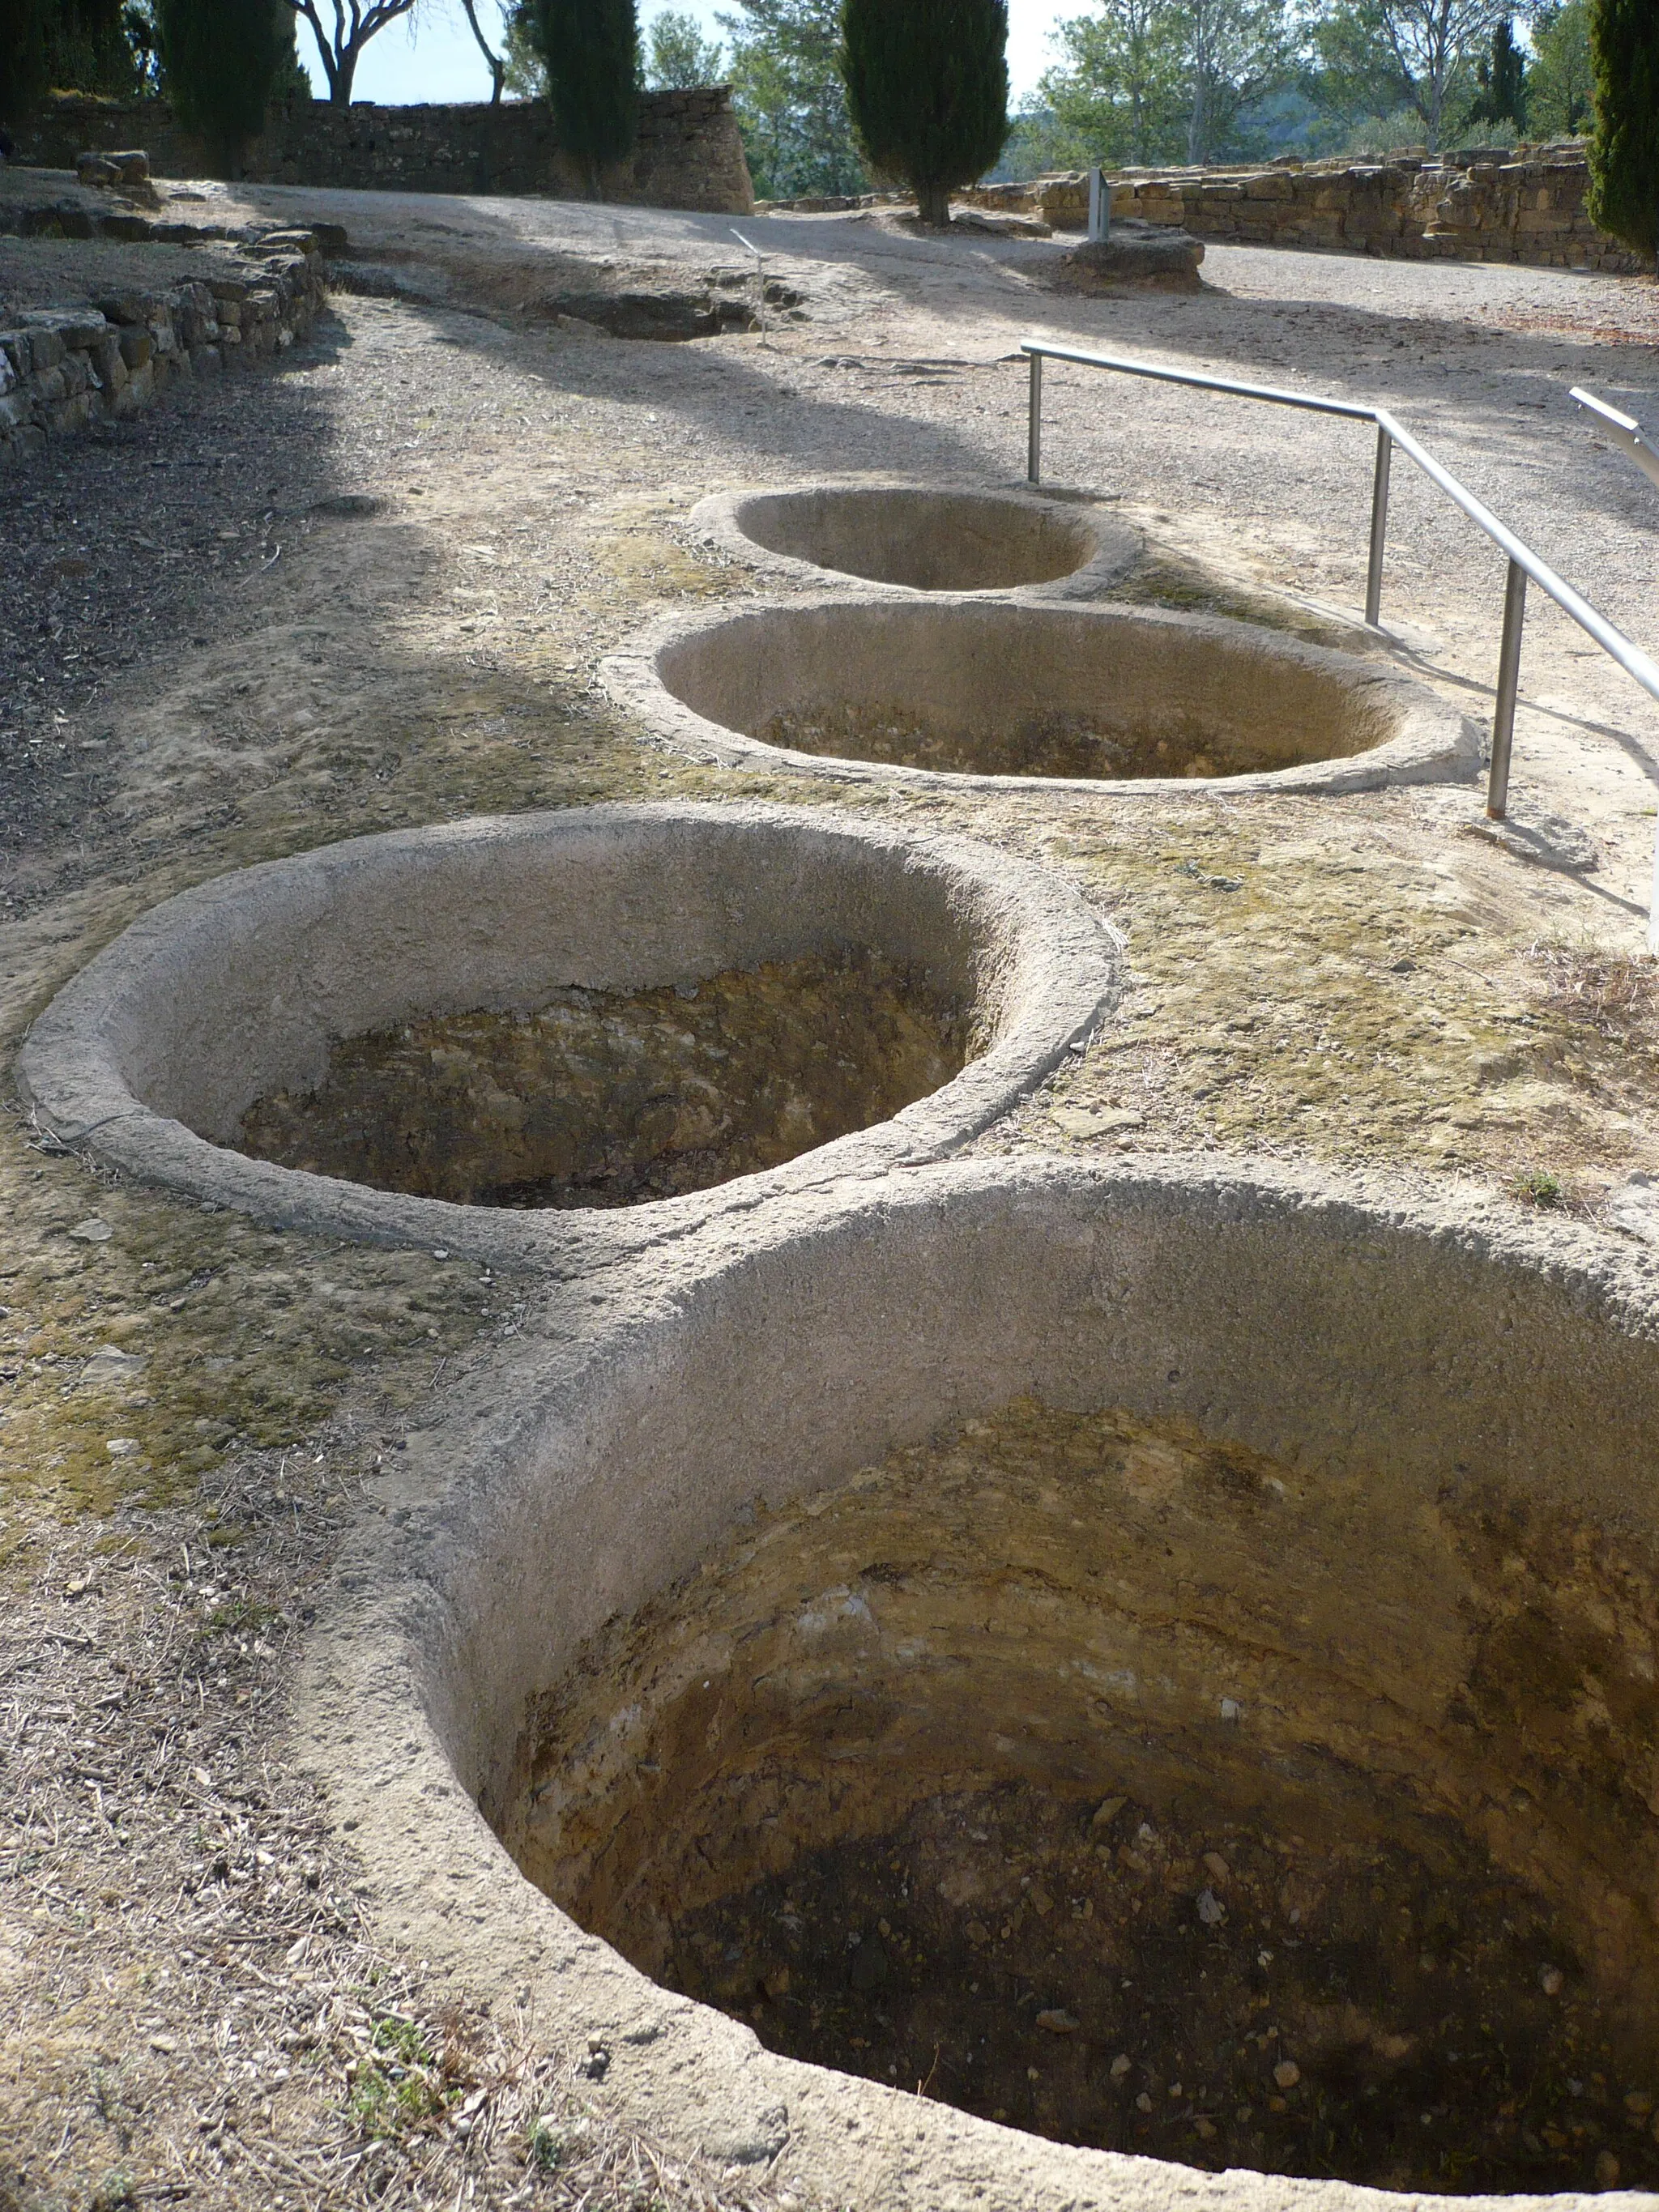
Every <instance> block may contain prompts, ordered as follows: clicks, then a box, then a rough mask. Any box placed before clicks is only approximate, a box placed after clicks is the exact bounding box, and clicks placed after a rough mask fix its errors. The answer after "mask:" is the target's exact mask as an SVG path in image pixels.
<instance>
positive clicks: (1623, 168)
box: [1587, 0, 1659, 259]
mask: <svg viewBox="0 0 1659 2212" xmlns="http://www.w3.org/2000/svg"><path fill="white" fill-rule="evenodd" d="M1589 41H1590V67H1591V69H1592V70H1593V71H1594V73H1595V130H1594V131H1592V133H1591V135H1590V143H1589V173H1590V182H1589V198H1588V202H1587V204H1588V206H1589V216H1590V221H1591V222H1594V223H1596V224H1598V225H1599V226H1600V228H1601V229H1603V230H1606V231H1611V232H1612V234H1613V236H1614V237H1615V238H1622V239H1623V240H1624V241H1625V243H1626V245H1627V246H1634V247H1635V248H1636V249H1637V251H1638V252H1639V253H1651V254H1653V255H1655V256H1656V259H1659V6H1656V5H1655V0H1590V11H1589Z"/></svg>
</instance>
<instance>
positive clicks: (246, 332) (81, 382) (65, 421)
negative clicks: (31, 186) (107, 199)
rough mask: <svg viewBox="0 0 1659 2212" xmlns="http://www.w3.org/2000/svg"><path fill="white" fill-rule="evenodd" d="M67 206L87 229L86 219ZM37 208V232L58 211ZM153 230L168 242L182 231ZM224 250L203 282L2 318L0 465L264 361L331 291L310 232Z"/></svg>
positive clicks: (129, 224) (120, 221)
mask: <svg viewBox="0 0 1659 2212" xmlns="http://www.w3.org/2000/svg"><path fill="white" fill-rule="evenodd" d="M64 212H65V213H67V214H69V215H70V217H71V219H72V220H75V219H78V221H79V222H82V223H86V224H87V225H88V228H90V227H91V225H90V222H89V219H88V217H86V216H84V214H81V213H80V212H79V211H78V210H64ZM39 215H40V217H41V218H43V219H40V220H38V221H37V222H36V224H35V226H34V227H35V228H37V229H40V230H48V229H49V228H51V224H52V218H53V211H52V210H50V209H48V210H40V211H39ZM110 220H111V221H112V222H115V223H116V224H117V225H118V226H119V232H118V234H120V235H122V236H124V237H130V236H131V234H132V231H133V228H134V227H135V226H137V227H138V228H140V229H142V228H143V217H140V216H132V215H130V214H124V215H120V216H114V217H112V218H110ZM58 228H59V230H60V234H61V223H60V224H59V226H58ZM150 228H151V229H152V230H153V231H154V232H155V234H157V235H160V234H161V233H162V232H163V231H165V232H167V234H169V240H170V242H171V240H173V237H174V236H175V234H177V232H178V231H179V228H181V227H180V226H179V225H155V226H151V227H150ZM219 252H220V254H221V256H222V266H217V267H215V268H214V269H213V270H212V272H211V273H210V275H208V276H204V277H203V278H200V279H191V280H189V281H186V282H184V283H174V284H172V285H170V286H167V287H166V288H165V289H160V290H154V291H151V290H146V289H143V287H142V286H141V285H139V284H137V283H133V284H130V285H127V286H124V287H122V288H121V289H118V290H112V291H109V292H104V293H100V295H99V296H98V298H97V299H96V300H95V301H92V302H89V303H88V304H85V305H81V306H75V307H45V308H37V309H34V310H32V311H28V312H25V313H18V314H15V315H14V316H12V317H9V318H6V319H0V469H4V468H5V467H6V466H7V465H9V464H11V463H14V462H15V461H18V460H21V459H22V458H23V457H24V456H25V455H26V454H28V453H34V452H36V451H38V450H39V449H40V447H41V446H43V445H44V444H45V443H46V440H47V439H48V438H52V437H65V436H70V435H74V434H75V433H76V431H80V430H84V429H87V428H89V427H90V426H91V425H92V424H94V423H96V422H120V421H125V419H126V418H127V417H128V416H132V415H136V414H137V413H138V412H139V411H140V410H142V409H143V408H145V407H148V406H149V405H150V404H152V403H153V402H154V401H155V399H157V398H159V397H160V396H161V393H162V392H165V391H166V390H167V387H168V386H169V385H172V384H174V383H176V382H178V381H179V380H182V379H186V378H191V377H197V376H216V375H217V374H220V372H221V371H222V370H223V369H225V368H232V367H234V366H236V365H238V364H246V363H250V362H256V361H263V360H266V359H268V358H269V357H270V356H271V355H273V354H276V353H280V352H282V351H283V350H284V349H286V348H287V347H289V346H290V345H292V344H293V343H294V341H295V338H296V337H301V336H303V335H304V333H305V332H306V331H307V330H308V329H309V328H310V326H311V324H312V321H313V318H314V317H315V316H316V314H317V313H318V312H319V309H320V308H321V307H322V305H323V302H324V300H325V296H326V287H325V282H324V275H323V257H322V248H321V245H320V243H319V240H318V238H317V236H316V234H314V233H313V232H312V231H309V230H280V231H273V232H270V233H269V234H267V235H266V236H264V238H261V239H259V240H255V241H252V242H251V243H249V244H247V245H246V246H228V245H222V246H221V247H220V249H219Z"/></svg>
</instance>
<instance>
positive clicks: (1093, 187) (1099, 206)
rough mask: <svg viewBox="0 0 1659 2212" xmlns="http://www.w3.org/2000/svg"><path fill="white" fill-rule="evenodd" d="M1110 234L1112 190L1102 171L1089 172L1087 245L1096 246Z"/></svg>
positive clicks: (1092, 170)
mask: <svg viewBox="0 0 1659 2212" xmlns="http://www.w3.org/2000/svg"><path fill="white" fill-rule="evenodd" d="M1111 234H1112V188H1111V186H1110V185H1109V184H1108V183H1107V181H1106V172H1105V171H1104V169H1091V170H1090V172H1089V243H1090V244H1091V246H1097V245H1099V244H1101V243H1103V241H1104V240H1106V239H1108V238H1109V237H1110V236H1111Z"/></svg>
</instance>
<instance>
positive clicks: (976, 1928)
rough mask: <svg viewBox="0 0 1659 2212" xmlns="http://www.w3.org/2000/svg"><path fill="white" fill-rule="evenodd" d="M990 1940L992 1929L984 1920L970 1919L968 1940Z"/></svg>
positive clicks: (983, 1941)
mask: <svg viewBox="0 0 1659 2212" xmlns="http://www.w3.org/2000/svg"><path fill="white" fill-rule="evenodd" d="M990 1940H991V1931H990V1929H988V1928H987V1926H986V1925H985V1923H984V1922H983V1921H982V1920H970V1921H969V1923H968V1941H969V1942H970V1943H988V1942H990Z"/></svg>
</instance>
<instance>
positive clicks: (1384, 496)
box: [1365, 422, 1394, 629]
mask: <svg viewBox="0 0 1659 2212" xmlns="http://www.w3.org/2000/svg"><path fill="white" fill-rule="evenodd" d="M1393 459H1394V440H1393V439H1392V438H1391V437H1390V436H1389V431H1388V428H1387V425H1386V424H1384V423H1382V422H1379V423H1378V424H1377V426H1376V474H1375V475H1374V476H1373V477H1372V478H1371V558H1370V567H1369V568H1367V570H1366V572H1365V626H1366V628H1367V629H1376V627H1377V623H1378V618H1379V617H1380V616H1381V614H1382V611H1383V548H1384V546H1385V545H1386V544H1387V543H1388V537H1389V465H1390V463H1391V462H1392V461H1393Z"/></svg>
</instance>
